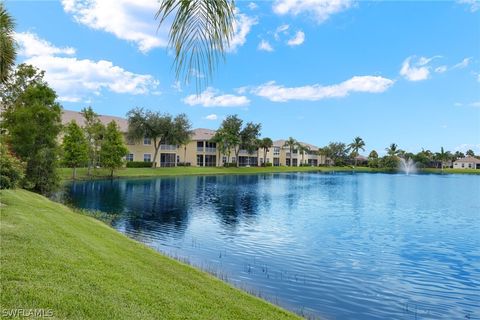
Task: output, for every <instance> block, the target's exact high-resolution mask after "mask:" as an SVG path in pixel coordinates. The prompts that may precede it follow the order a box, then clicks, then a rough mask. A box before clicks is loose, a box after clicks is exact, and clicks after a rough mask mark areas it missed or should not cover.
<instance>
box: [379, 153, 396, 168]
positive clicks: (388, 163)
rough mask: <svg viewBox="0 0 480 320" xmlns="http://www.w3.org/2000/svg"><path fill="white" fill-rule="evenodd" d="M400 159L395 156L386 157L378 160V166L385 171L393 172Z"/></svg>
mask: <svg viewBox="0 0 480 320" xmlns="http://www.w3.org/2000/svg"><path fill="white" fill-rule="evenodd" d="M399 162H400V158H399V157H398V156H396V155H386V156H384V157H383V158H382V159H381V160H380V166H381V167H382V168H385V169H390V170H394V169H396V168H398V165H399Z"/></svg>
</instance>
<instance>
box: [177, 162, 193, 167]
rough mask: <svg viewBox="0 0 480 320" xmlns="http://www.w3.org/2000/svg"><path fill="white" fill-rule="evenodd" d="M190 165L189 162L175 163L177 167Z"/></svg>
mask: <svg viewBox="0 0 480 320" xmlns="http://www.w3.org/2000/svg"><path fill="white" fill-rule="evenodd" d="M190 166H191V163H190V162H179V163H177V167H190Z"/></svg>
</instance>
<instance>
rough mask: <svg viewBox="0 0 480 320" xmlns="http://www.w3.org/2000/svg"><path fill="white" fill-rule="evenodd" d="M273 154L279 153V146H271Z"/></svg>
mask: <svg viewBox="0 0 480 320" xmlns="http://www.w3.org/2000/svg"><path fill="white" fill-rule="evenodd" d="M273 155H274V156H279V155H280V147H273Z"/></svg>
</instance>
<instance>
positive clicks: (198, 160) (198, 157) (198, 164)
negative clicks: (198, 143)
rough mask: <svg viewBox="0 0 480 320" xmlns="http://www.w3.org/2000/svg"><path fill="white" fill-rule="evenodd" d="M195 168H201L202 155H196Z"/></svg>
mask: <svg viewBox="0 0 480 320" xmlns="http://www.w3.org/2000/svg"><path fill="white" fill-rule="evenodd" d="M197 166H199V167H203V155H201V154H197Z"/></svg>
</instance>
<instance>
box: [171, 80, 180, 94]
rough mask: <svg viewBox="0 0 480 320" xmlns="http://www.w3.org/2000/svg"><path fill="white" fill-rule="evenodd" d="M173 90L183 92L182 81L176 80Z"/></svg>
mask: <svg viewBox="0 0 480 320" xmlns="http://www.w3.org/2000/svg"><path fill="white" fill-rule="evenodd" d="M172 88H173V90H175V91H177V92H182V84H181V83H180V81H178V80H176V81H175V82H174V83H173V84H172Z"/></svg>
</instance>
